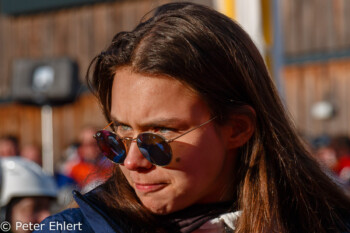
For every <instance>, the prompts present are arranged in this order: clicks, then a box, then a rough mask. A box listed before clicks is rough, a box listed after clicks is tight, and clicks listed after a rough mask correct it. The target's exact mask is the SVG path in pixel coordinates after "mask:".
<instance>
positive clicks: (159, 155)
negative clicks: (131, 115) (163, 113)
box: [137, 133, 172, 166]
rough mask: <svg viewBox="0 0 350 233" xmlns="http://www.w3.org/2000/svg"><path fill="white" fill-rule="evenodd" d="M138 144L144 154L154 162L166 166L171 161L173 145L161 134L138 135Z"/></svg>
mask: <svg viewBox="0 0 350 233" xmlns="http://www.w3.org/2000/svg"><path fill="white" fill-rule="evenodd" d="M137 146H138V147H139V149H140V151H141V153H142V154H143V156H144V157H145V158H146V159H147V160H148V161H150V162H151V163H153V164H156V165H158V166H165V165H168V164H169V163H170V162H171V157H172V152H171V147H170V145H169V144H168V143H167V142H166V141H165V139H164V138H163V137H162V136H160V135H157V134H153V133H142V134H140V135H139V136H138V137H137Z"/></svg>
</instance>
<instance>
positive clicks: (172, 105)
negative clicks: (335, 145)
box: [44, 3, 350, 233]
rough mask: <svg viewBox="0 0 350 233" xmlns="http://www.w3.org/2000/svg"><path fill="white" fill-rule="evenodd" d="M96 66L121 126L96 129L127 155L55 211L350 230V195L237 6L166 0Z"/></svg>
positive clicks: (120, 221) (90, 219)
mask: <svg viewBox="0 0 350 233" xmlns="http://www.w3.org/2000/svg"><path fill="white" fill-rule="evenodd" d="M88 73H92V79H89V81H90V85H91V87H92V89H93V91H94V92H95V94H96V96H97V97H98V99H99V101H100V103H101V105H102V107H103V111H104V114H105V116H106V118H107V121H108V123H110V124H109V126H111V128H112V130H113V131H114V133H112V132H109V131H106V130H105V129H104V130H101V131H99V132H98V133H97V134H96V135H95V137H96V139H97V142H98V144H99V146H100V148H101V150H102V151H103V153H104V154H105V155H106V156H107V157H108V158H110V159H111V160H113V161H114V162H115V163H117V164H118V165H117V164H116V165H115V171H114V173H113V175H112V176H111V177H110V179H109V180H108V181H107V182H106V183H105V184H103V185H102V186H100V187H98V188H97V189H95V190H94V191H92V192H90V193H88V194H86V195H84V196H82V195H81V194H79V193H76V194H75V196H76V201H77V203H78V205H79V207H80V208H77V209H69V210H66V211H65V212H63V213H61V214H58V215H56V216H53V217H51V218H49V219H47V220H46V221H45V222H44V223H46V224H48V223H49V222H50V221H61V222H62V221H68V222H72V223H77V222H83V227H85V231H92V230H93V231H95V232H98V231H100V232H107V231H111V232H113V231H117V232H118V231H119V232H239V233H240V232H251V233H256V232H308V233H309V232H318V233H319V232H346V231H347V230H348V228H347V220H348V213H349V208H350V202H349V199H348V198H347V197H346V196H345V195H344V194H343V191H342V190H340V188H339V187H338V186H337V185H336V184H334V183H333V182H332V181H331V179H330V178H329V177H327V175H325V174H324V173H323V172H322V170H321V169H320V167H319V166H318V165H317V163H316V162H315V161H314V160H312V159H311V158H310V156H309V154H308V152H307V151H306V150H305V149H304V147H303V143H302V142H301V140H300V139H299V137H298V136H297V134H296V131H295V129H294V128H293V126H292V123H291V121H290V120H289V118H288V116H287V114H286V113H285V111H284V109H283V106H282V104H281V101H280V99H279V98H278V94H277V92H276V89H275V87H274V85H273V82H272V81H271V79H270V77H269V75H268V72H267V70H266V67H265V64H264V61H263V59H262V57H261V55H260V54H259V52H258V50H257V48H256V47H255V46H254V44H253V42H252V41H251V39H250V38H249V36H248V35H247V34H246V33H245V32H244V31H243V30H242V29H241V28H240V27H239V26H238V25H237V24H236V23H234V22H233V21H232V20H230V19H229V18H227V17H226V16H224V15H222V14H220V13H218V12H216V11H214V10H211V9H209V8H206V7H204V6H200V5H196V4H192V3H172V4H167V5H163V6H161V7H159V8H157V9H156V10H155V13H154V15H153V16H152V17H150V18H149V19H148V20H146V21H144V22H142V23H140V24H139V25H138V26H137V27H136V28H135V29H134V30H133V31H130V32H120V33H118V34H117V35H116V36H115V37H114V39H113V41H112V43H111V45H110V46H109V47H108V49H107V50H106V51H104V52H102V53H101V54H100V55H99V56H97V57H96V58H95V59H94V60H93V62H92V65H91V66H90V71H89V72H88ZM117 135H118V136H117ZM96 219H97V220H96ZM101 229H103V230H101Z"/></svg>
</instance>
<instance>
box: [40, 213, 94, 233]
mask: <svg viewBox="0 0 350 233" xmlns="http://www.w3.org/2000/svg"><path fill="white" fill-rule="evenodd" d="M39 227H40V229H39V230H37V231H35V232H50V233H58V232H61V233H68V232H72V233H77V232H84V233H85V232H87V233H90V232H91V233H93V232H94V231H93V230H92V228H91V226H90V224H89V222H88V221H87V220H86V219H85V218H84V215H83V213H82V212H81V210H80V209H79V208H74V209H67V210H64V211H62V212H60V213H58V214H55V215H52V216H50V217H47V218H46V219H45V220H44V221H42V222H41V223H40V226H39Z"/></svg>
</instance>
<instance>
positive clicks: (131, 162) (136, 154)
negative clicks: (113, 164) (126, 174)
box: [124, 141, 153, 171]
mask: <svg viewBox="0 0 350 233" xmlns="http://www.w3.org/2000/svg"><path fill="white" fill-rule="evenodd" d="M124 166H125V168H127V169H128V170H132V171H136V170H147V169H150V168H152V167H153V164H152V163H151V162H150V161H148V160H147V159H146V158H145V157H144V156H143V155H142V153H141V151H140V149H139V148H138V147H137V144H136V142H135V141H133V142H132V143H131V144H130V146H129V150H128V153H127V155H126V158H125V160H124Z"/></svg>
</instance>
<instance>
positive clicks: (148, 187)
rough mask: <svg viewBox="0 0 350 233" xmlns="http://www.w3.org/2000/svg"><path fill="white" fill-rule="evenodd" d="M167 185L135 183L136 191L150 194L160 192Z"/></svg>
mask: <svg viewBox="0 0 350 233" xmlns="http://www.w3.org/2000/svg"><path fill="white" fill-rule="evenodd" d="M167 185H168V184H166V183H135V189H136V190H137V191H139V192H143V193H150V192H156V191H159V190H161V189H163V188H165V187H166V186H167Z"/></svg>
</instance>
